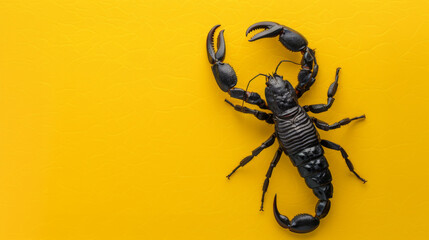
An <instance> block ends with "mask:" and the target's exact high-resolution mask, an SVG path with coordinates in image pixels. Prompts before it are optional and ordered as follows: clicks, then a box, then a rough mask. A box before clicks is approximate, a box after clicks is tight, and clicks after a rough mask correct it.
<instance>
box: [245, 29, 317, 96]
mask: <svg viewBox="0 0 429 240" xmlns="http://www.w3.org/2000/svg"><path fill="white" fill-rule="evenodd" d="M258 29H264V30H265V31H262V32H260V33H258V34H256V35H255V36H253V37H252V38H251V39H250V40H249V41H250V42H253V41H255V40H258V39H261V38H272V37H276V36H279V40H280V42H281V43H282V44H283V46H285V47H286V48H287V49H288V50H290V51H292V52H301V54H302V59H301V71H300V72H299V74H298V84H297V85H296V87H295V91H296V94H297V96H298V97H301V96H302V94H304V92H306V91H308V90H309V89H310V87H311V86H312V85H313V83H314V82H315V81H316V75H317V73H318V70H319V65H318V64H317V61H316V57H315V52H314V50H313V49H311V48H309V47H308V41H307V39H305V37H304V36H303V35H301V34H300V33H299V32H297V31H295V30H293V29H291V28H289V27H286V26H283V25H280V24H278V23H275V22H258V23H255V24H253V25H252V26H250V27H249V28H248V29H247V31H246V36H247V35H248V34H249V33H250V32H252V31H254V30H258Z"/></svg>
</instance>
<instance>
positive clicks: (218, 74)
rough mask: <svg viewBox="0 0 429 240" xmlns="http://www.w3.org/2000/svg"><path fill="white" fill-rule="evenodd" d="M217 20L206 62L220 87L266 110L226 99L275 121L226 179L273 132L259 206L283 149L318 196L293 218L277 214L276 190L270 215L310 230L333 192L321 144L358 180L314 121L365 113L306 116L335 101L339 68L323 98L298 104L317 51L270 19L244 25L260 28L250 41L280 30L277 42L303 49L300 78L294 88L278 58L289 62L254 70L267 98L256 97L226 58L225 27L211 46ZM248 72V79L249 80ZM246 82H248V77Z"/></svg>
mask: <svg viewBox="0 0 429 240" xmlns="http://www.w3.org/2000/svg"><path fill="white" fill-rule="evenodd" d="M219 26H220V25H216V26H214V27H213V28H212V29H211V30H210V32H209V34H208V36H207V54H208V59H209V62H210V63H211V64H212V71H213V74H214V77H215V79H216V82H217V84H218V85H219V87H220V89H222V90H223V91H224V92H228V94H229V95H230V96H231V97H233V98H237V99H240V100H243V101H245V102H247V103H250V104H254V105H257V106H258V107H259V108H261V109H264V110H268V111H270V113H267V112H264V111H259V110H255V109H250V108H247V107H244V106H240V105H234V104H232V103H231V102H230V101H228V100H226V99H225V101H226V102H227V103H228V104H230V105H231V106H232V107H234V109H235V110H237V111H239V112H242V113H248V114H253V115H254V116H255V117H256V118H258V119H260V120H264V121H266V122H267V123H269V124H275V132H274V133H273V134H272V135H271V136H270V137H269V138H268V140H266V141H265V142H264V143H262V145H261V146H259V147H258V148H256V149H255V150H253V151H252V154H251V155H249V156H247V157H245V158H244V159H243V160H242V161H241V162H240V164H239V165H238V166H237V167H236V168H235V169H234V170H233V171H232V172H231V173H230V174H229V175H228V176H227V177H228V179H229V178H230V177H231V175H232V174H233V173H234V172H235V171H236V170H237V169H238V168H240V167H243V166H244V165H246V164H247V163H248V162H250V160H252V159H253V158H254V157H255V156H257V155H258V154H259V153H260V152H261V151H262V150H264V149H265V148H268V147H269V146H271V145H272V144H273V143H274V141H275V139H276V138H277V140H278V142H279V145H280V146H279V148H278V150H277V152H276V153H275V156H274V159H273V160H272V162H271V164H270V167H269V169H268V172H267V174H266V178H265V181H264V184H263V188H262V200H261V208H260V210H261V211H262V210H263V204H264V196H265V193H266V191H267V189H268V185H269V182H270V180H269V179H270V177H271V174H272V172H273V169H274V167H275V166H276V165H277V163H278V161H279V159H280V156H281V154H282V153H285V154H286V155H288V156H289V158H290V159H291V161H292V164H293V165H294V166H296V167H297V168H298V172H299V174H300V175H301V177H303V178H304V179H305V182H306V184H307V186H308V187H309V188H311V189H312V190H313V193H314V195H316V197H317V198H318V199H319V201H318V202H317V204H316V210H315V212H316V213H315V216H314V217H313V216H312V215H310V214H298V215H297V216H295V217H294V218H293V219H292V220H289V219H288V218H287V217H286V216H284V215H281V214H280V213H279V211H278V209H277V195H276V196H275V197H274V204H273V205H274V216H275V218H276V220H277V222H278V223H279V224H280V226H282V227H283V228H287V229H290V231H292V232H297V233H307V232H311V231H313V230H314V229H316V228H317V227H318V226H319V220H320V219H322V218H324V217H325V216H326V215H327V214H328V212H329V209H330V207H331V202H330V200H329V199H330V198H332V193H333V186H332V183H331V181H332V176H331V172H330V171H329V169H328V166H329V165H328V162H327V160H326V158H325V157H324V150H323V148H322V146H323V147H326V148H329V149H334V150H338V151H340V152H341V155H342V157H343V158H344V159H345V161H346V164H347V166H348V168H349V170H350V171H351V172H352V173H354V174H355V175H356V177H357V178H358V179H360V180H362V181H363V182H364V183H365V182H366V180H365V179H363V178H361V177H360V176H359V175H358V174H357V173H356V172H355V170H354V167H353V164H352V163H351V161H350V160H349V159H348V155H347V153H346V151H345V150H344V149H343V148H342V147H341V146H340V145H338V144H335V143H333V142H331V141H328V140H321V139H320V137H319V134H318V132H317V130H316V128H315V127H317V128H319V129H322V130H324V131H328V130H332V129H336V128H339V127H341V126H343V125H346V124H348V123H350V122H351V121H353V120H357V119H364V118H365V115H362V116H359V117H355V118H351V119H350V118H345V119H342V120H341V121H339V122H336V123H334V124H332V125H329V124H327V123H326V122H323V121H321V120H319V119H317V118H314V117H310V116H309V115H308V114H307V112H309V111H310V112H312V113H321V112H325V111H327V110H328V109H329V108H330V107H331V106H332V104H333V102H334V95H335V93H336V91H337V87H338V74H339V72H340V68H337V71H336V76H335V81H334V82H333V83H332V84H331V85H330V87H329V89H328V100H327V104H314V105H306V106H300V105H299V104H298V98H299V97H301V96H302V95H303V93H305V92H306V91H308V90H309V89H310V87H311V86H312V85H313V83H314V82H315V78H316V75H317V72H318V69H319V65H318V64H317V61H316V58H315V51H314V50H312V49H310V48H309V47H308V46H307V45H308V42H307V40H306V39H305V37H304V36H302V35H301V34H300V33H298V32H297V31H295V30H293V29H291V28H289V27H286V26H282V25H279V24H277V23H274V22H259V23H256V24H253V25H252V26H250V27H249V28H248V29H247V31H246V36H247V35H248V34H249V33H250V32H251V31H254V30H257V29H264V31H262V32H259V33H257V34H256V35H255V36H253V37H252V38H251V39H250V40H249V41H255V40H258V39H261V38H267V37H276V36H279V40H280V42H281V43H282V44H283V45H284V46H285V47H286V48H287V49H288V50H290V51H292V52H301V54H302V60H301V63H300V64H299V65H301V70H300V72H299V74H298V84H297V86H296V87H295V88H294V87H293V86H292V85H291V84H290V82H289V81H287V80H285V79H283V77H282V76H280V75H278V74H277V69H278V67H279V66H280V64H281V63H282V62H291V61H289V60H283V61H281V62H280V63H279V65H277V68H276V71H275V72H274V73H273V75H265V74H258V75H256V76H255V78H256V77H257V76H261V75H262V76H265V79H266V86H267V87H266V88H265V98H266V102H265V101H264V100H263V99H262V98H261V97H260V95H259V94H258V93H255V92H248V91H247V89H246V90H243V89H240V88H236V87H235V85H236V83H237V76H236V74H235V71H234V69H233V68H232V67H231V66H230V65H229V64H227V63H224V62H223V60H224V58H225V52H226V48H225V40H224V30H222V31H221V32H220V33H219V36H218V40H217V51H216V52H215V49H214V46H213V42H214V41H213V40H214V39H213V36H214V32H215V30H216V29H217V28H218V27H219ZM253 79H254V78H252V79H251V80H253ZM249 83H250V82H249Z"/></svg>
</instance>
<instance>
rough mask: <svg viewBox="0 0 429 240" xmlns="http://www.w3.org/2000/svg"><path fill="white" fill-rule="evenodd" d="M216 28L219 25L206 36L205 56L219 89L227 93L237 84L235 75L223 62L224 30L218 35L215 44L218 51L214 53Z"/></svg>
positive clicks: (224, 50)
mask: <svg viewBox="0 0 429 240" xmlns="http://www.w3.org/2000/svg"><path fill="white" fill-rule="evenodd" d="M218 27H220V25H216V26H214V27H213V28H212V29H211V30H210V31H209V33H208V35H207V42H206V48H207V56H208V59H209V62H210V63H211V64H212V71H213V75H214V77H215V79H216V82H217V84H218V85H219V88H220V89H222V91H224V92H227V91H229V90H230V89H231V88H233V87H234V86H235V85H236V84H237V75H236V73H235V71H234V69H233V68H232V67H231V66H230V65H229V64H228V63H224V62H223V60H224V59H225V54H226V47H225V38H224V30H222V31H221V32H220V33H219V36H218V43H217V46H218V50H217V52H215V49H214V43H213V40H214V32H215V31H216V29H217V28H218Z"/></svg>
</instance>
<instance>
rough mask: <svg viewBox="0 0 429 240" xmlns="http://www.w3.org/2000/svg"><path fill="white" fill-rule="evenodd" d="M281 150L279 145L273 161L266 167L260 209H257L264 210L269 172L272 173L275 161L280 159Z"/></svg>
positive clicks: (275, 164)
mask: <svg viewBox="0 0 429 240" xmlns="http://www.w3.org/2000/svg"><path fill="white" fill-rule="evenodd" d="M282 152H283V150H282V149H281V148H280V147H279V149H278V150H277V152H276V154H275V155H274V158H273V161H271V164H270V167H269V168H268V172H267V174H266V175H265V181H264V185H263V187H262V199H261V209H260V210H259V211H264V198H265V193H266V192H267V190H268V185H269V184H270V178H271V174H272V173H273V169H274V168H275V167H276V166H277V163H278V162H279V160H280V157H281V155H282Z"/></svg>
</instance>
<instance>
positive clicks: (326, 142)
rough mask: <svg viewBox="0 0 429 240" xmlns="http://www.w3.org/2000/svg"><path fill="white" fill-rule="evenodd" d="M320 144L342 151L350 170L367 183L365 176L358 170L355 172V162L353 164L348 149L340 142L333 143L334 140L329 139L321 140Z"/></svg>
mask: <svg viewBox="0 0 429 240" xmlns="http://www.w3.org/2000/svg"><path fill="white" fill-rule="evenodd" d="M320 144H322V146H324V147H327V148H329V149H333V150H337V151H340V152H341V155H342V156H343V158H344V160H346V164H347V167H348V168H349V170H350V171H351V172H352V173H354V175H356V177H357V178H359V180H361V181H362V182H363V183H366V180H365V179H363V178H361V177H360V176H359V174H357V173H356V172H355V169H354V167H353V164H352V162H351V161H350V160H349V155H348V154H347V153H346V151H345V150H344V149H343V148H342V147H341V146H340V145H338V144H336V143H333V142H331V141H328V140H321V141H320Z"/></svg>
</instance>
